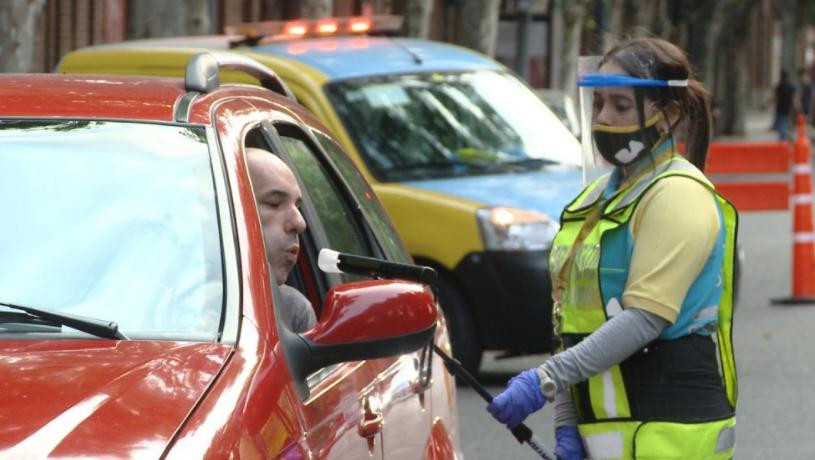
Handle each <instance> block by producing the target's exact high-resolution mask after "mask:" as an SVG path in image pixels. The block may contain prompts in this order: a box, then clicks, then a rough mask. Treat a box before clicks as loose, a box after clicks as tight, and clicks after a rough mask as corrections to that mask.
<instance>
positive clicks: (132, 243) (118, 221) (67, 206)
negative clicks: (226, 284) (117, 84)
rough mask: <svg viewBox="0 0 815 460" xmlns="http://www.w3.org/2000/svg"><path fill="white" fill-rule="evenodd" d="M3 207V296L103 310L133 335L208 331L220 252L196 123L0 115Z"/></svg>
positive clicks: (86, 311) (21, 328) (98, 314)
mask: <svg viewBox="0 0 815 460" xmlns="http://www.w3.org/2000/svg"><path fill="white" fill-rule="evenodd" d="M0 215H2V217H3V224H2V225H0V254H3V263H2V264H0V300H2V301H3V302H8V303H12V304H17V305H26V306H30V307H36V308H41V309H50V310H52V311H59V312H63V313H67V314H73V315H81V316H87V317H91V318H104V319H105V320H109V321H113V322H116V323H117V324H118V327H119V330H120V331H122V333H124V334H125V335H126V336H128V337H130V338H146V337H153V338H168V339H189V340H207V341H209V340H214V339H215V338H216V337H217V334H218V329H219V325H220V322H221V310H222V303H223V302H222V298H223V277H222V274H221V273H222V264H223V263H222V260H221V243H220V232H219V227H218V219H217V212H216V207H215V191H214V185H213V175H212V170H211V163H210V155H209V149H208V147H207V140H206V133H205V130H204V129H203V128H199V127H184V126H171V125H159V124H147V123H132V122H108V121H83V120H75V121H31V120H0ZM0 313H2V314H5V316H9V315H8V314H7V311H6V310H5V309H4V308H3V307H0ZM40 329H41V328H40ZM10 330H13V331H16V332H26V331H27V329H26V325H25V324H21V325H17V326H15V327H14V328H11V327H10V326H7V327H4V328H0V331H5V332H8V331H10ZM36 330H38V329H36V328H33V329H31V331H36ZM52 333H58V334H65V335H70V334H81V333H79V332H77V331H76V330H71V329H70V328H66V327H63V328H62V331H59V330H58V331H56V332H53V331H52ZM3 338H4V337H3V334H0V339H3Z"/></svg>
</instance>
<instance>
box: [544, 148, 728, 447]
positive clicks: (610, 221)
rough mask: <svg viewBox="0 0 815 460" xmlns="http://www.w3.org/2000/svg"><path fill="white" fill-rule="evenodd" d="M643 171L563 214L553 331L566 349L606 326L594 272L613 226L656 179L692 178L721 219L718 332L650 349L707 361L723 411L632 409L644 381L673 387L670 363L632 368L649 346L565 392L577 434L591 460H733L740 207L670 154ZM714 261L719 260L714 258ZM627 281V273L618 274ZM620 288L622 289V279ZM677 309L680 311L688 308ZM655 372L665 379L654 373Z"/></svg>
mask: <svg viewBox="0 0 815 460" xmlns="http://www.w3.org/2000/svg"><path fill="white" fill-rule="evenodd" d="M646 168H650V169H649V171H648V173H647V174H639V176H640V177H639V178H637V176H635V179H633V180H632V181H631V182H630V183H624V184H623V185H622V187H621V188H620V189H619V190H617V191H616V192H615V193H614V194H613V195H611V196H610V197H608V198H606V197H604V193H603V192H604V190H605V188H606V184H607V183H608V179H609V177H608V176H604V177H601V178H599V179H597V180H595V181H594V182H593V183H591V184H589V186H588V187H586V188H585V189H584V190H583V192H581V194H580V195H579V196H578V197H577V198H576V199H575V200H574V201H573V202H572V203H571V204H569V205H568V206H567V207H566V209H565V210H564V211H563V214H562V215H561V229H560V231H559V233H558V234H557V236H556V237H555V240H554V242H553V246H552V250H551V253H550V261H549V262H550V267H551V270H550V271H551V273H552V278H553V283H552V284H553V286H555V290H556V293H555V296H556V302H555V312H554V313H553V319H554V321H555V328H556V332H557V333H558V334H559V336H560V338H561V340H562V344H563V346H564V347H566V348H568V347H569V346H572V345H574V344H576V343H578V342H579V341H580V340H581V339H582V338H584V337H586V336H587V335H589V334H591V333H592V332H593V331H595V330H597V329H598V328H599V327H600V326H602V325H603V324H604V323H605V322H606V321H607V320H608V314H607V312H606V308H605V307H606V304H607V302H609V301H610V294H609V293H608V292H604V291H603V288H605V289H606V290H611V288H610V287H609V286H611V284H610V282H609V281H608V280H605V279H604V277H605V276H606V274H604V273H603V270H602V269H601V267H600V261H601V258H602V257H603V252H604V251H605V250H609V251H610V250H611V249H610V246H612V245H613V243H614V241H613V238H612V237H611V236H612V235H614V234H615V230H617V232H616V234H619V233H620V228H621V227H625V228H626V229H627V224H628V222H629V220H630V218H631V215H632V213H633V212H634V210H635V209H636V207H637V204H638V203H639V201H640V198H641V197H642V195H643V194H644V193H645V192H646V191H647V190H648V189H649V188H650V187H651V186H652V185H653V184H655V183H656V182H657V181H659V180H661V179H663V178H665V177H669V176H674V175H682V176H686V177H689V178H691V179H693V180H696V181H697V182H699V183H700V184H702V185H704V186H705V187H707V188H709V189H710V190H711V192H712V195H713V196H714V197H715V200H716V203H717V206H718V209H719V211H720V216H721V220H722V229H723V236H722V237H723V243H724V247H723V256H721V257H720V259H721V262H720V264H721V271H718V270H717V273H716V277H717V281H718V280H719V279H721V297H720V298H718V297H717V300H718V312H717V313H718V318H717V321H716V322H714V323H711V324H710V325H711V326H714V327H713V328H708V330H706V331H695V332H700V333H701V334H700V333H690V334H686V335H685V336H683V337H680V338H676V339H673V340H661V341H658V342H659V343H658V344H657V343H656V342H655V343H654V344H651V345H649V347H651V348H653V349H660V348H661V349H665V350H668V352H667V353H674V354H665V355H664V356H665V357H668V356H671V357H672V356H681V357H683V358H682V359H685V360H689V362H690V365H691V366H692V367H693V366H694V365H695V363H694V361H693V360H702V361H704V362H699V364H700V365H701V366H700V367H706V368H708V369H713V375H714V377H713V385H708V387H712V388H714V391H712V393H717V392H718V393H719V394H721V401H722V404H720V407H721V406H722V405H723V406H724V408H723V410H718V411H713V412H711V414H714V415H710V414H707V413H705V411H704V410H701V411H698V413H697V412H694V413H692V414H687V413H685V414H682V413H681V412H682V411H681V410H679V411H676V412H675V413H672V412H671V411H670V409H669V411H668V413H667V414H662V415H659V416H653V415H645V416H643V414H645V413H646V412H648V411H646V410H641V409H638V407H639V406H640V405H638V404H637V403H638V400H637V398H641V397H642V395H643V394H645V393H643V392H642V391H641V390H638V389H637V388H641V387H638V386H637V384H638V383H642V382H643V381H647V380H648V379H651V380H654V381H663V380H660V379H667V381H669V380H670V379H671V378H672V377H671V375H673V374H671V369H670V366H669V365H666V366H665V367H666V369H665V370H660V371H653V370H652V369H650V368H648V367H642V364H634V362H635V361H636V362H640V363H641V362H647V361H644V360H643V359H642V356H647V355H643V353H648V352H649V347H646V348H645V349H644V350H642V351H640V352H638V353H635V355H640V356H638V357H637V356H632V357H629V358H627V359H626V360H624V361H623V362H622V363H620V364H619V365H615V366H613V367H612V368H611V369H608V370H607V371H605V372H603V373H600V374H598V375H594V376H592V377H590V378H589V379H588V380H587V381H585V382H581V383H580V384H578V385H574V386H572V387H571V388H570V390H571V394H572V401H573V402H574V405H575V409H576V410H577V413H578V419H579V425H578V428H579V430H580V433H581V435H582V437H583V440H584V443H585V445H586V448H587V451H588V455H589V458H592V459H662V460H670V459H677V460H679V459H710V460H714V459H715V460H718V459H729V458H731V457H732V456H733V453H734V450H735V438H734V430H735V423H736V419H735V407H736V399H737V391H738V390H737V381H736V365H735V358H734V355H733V347H732V338H731V332H732V315H733V266H734V258H735V237H736V226H737V214H736V210H735V208H734V207H733V206H732V205H731V204H730V203H729V202H728V201H727V200H726V199H724V198H723V197H722V196H721V195H719V194H718V193H716V192H715V190H714V188H713V185H712V184H711V183H710V181H708V179H707V178H706V177H705V176H704V174H702V172H701V171H699V170H698V169H697V168H696V167H694V166H693V165H692V164H691V163H690V162H688V161H687V160H685V159H684V158H682V157H680V156H678V155H676V154H673V153H670V154H668V155H659V157H657V159H656V160H655V163H653V164H651V165H646ZM677 205H681V204H680V203H678V204H677ZM587 221H589V222H588V223H587ZM581 230H582V234H581ZM617 250H619V248H617ZM718 260H719V259H716V262H718ZM564 263H566V269H564ZM717 268H718V267H717ZM609 276H610V275H609ZM719 276H720V277H721V278H719ZM625 277H627V272H626V273H625V276H624V277H623V278H625ZM604 282H605V283H604ZM622 283H623V284H624V279H623V280H622ZM692 288H693V286H692ZM619 289H620V290H621V289H622V288H621V287H619ZM708 290H709V289H708ZM689 293H690V290H689ZM618 294H621V292H619V293H618ZM689 295H690V294H689ZM620 298H621V297H620ZM682 308H683V309H684V308H685V304H683V307H682ZM709 309H710V308H708V310H709ZM710 329H714V330H712V331H711V330H710ZM711 336H712V337H715V341H714V340H711V339H710V337H711ZM691 342H693V343H691ZM714 342H715V345H713V343H714ZM699 344H702V345H704V344H707V345H709V346H710V353H709V354H697V353H695V352H694V351H695V350H696V349H697V348H698V347H699V346H700V345H699ZM652 345H653V347H652ZM682 347H684V348H682ZM671 350H672V351H671ZM677 350H681V351H680V352H679V353H680V354H677ZM685 351H690V353H685ZM653 353H654V351H652V354H653ZM716 354H718V361H719V362H720V363H721V365H720V367H719V365H718V364H716V362H715V361H717V357H716ZM660 359H663V360H664V359H665V358H664V357H661V358H660ZM671 359H672V358H669V359H668V361H671ZM711 361H713V362H711ZM636 366H640V367H636ZM626 369H627V371H626ZM632 369H633V370H632ZM660 372H662V373H663V374H664V375H659V373H660ZM650 374H654V375H650ZM688 378H689V379H691V380H689V381H690V382H692V383H691V385H689V387H701V388H702V389H698V388H697V389H695V390H690V392H689V393H687V397H689V398H693V397H694V391H696V393H695V394H697V395H701V396H706V395H707V393H708V391H707V390H706V389H704V385H696V381H695V380H693V378H694V377H688ZM646 383H649V382H646ZM650 383H653V382H650ZM708 383H710V379H708ZM646 386H647V385H646ZM649 388H650V389H651V390H653V389H656V394H650V396H649V397H651V398H653V399H655V400H656V401H659V400H660V398H661V397H662V396H661V395H660V394H659V391H660V390H659V389H660V388H661V387H660V385H659V384H657V385H652V386H651V387H649ZM651 390H649V391H651ZM651 393H654V391H651ZM677 395H679V396H677ZM664 397H665V398H666V401H667V400H668V399H670V398H674V399H678V401H676V404H674V406H673V407H677V408H681V407H682V405H683V399H684V398H685V397H686V395H684V394H681V393H674V394H667V390H666V395H665V396H664ZM669 407H670V405H669ZM651 413H653V411H651Z"/></svg>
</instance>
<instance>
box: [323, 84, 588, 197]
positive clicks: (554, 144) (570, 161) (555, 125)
mask: <svg viewBox="0 0 815 460" xmlns="http://www.w3.org/2000/svg"><path fill="white" fill-rule="evenodd" d="M326 92H327V94H328V96H329V98H330V99H331V101H332V103H333V104H334V107H335V108H336V110H337V113H338V114H339V115H340V118H341V119H342V121H343V123H344V124H345V127H346V129H347V130H348V132H349V133H350V134H351V136H352V138H353V139H354V142H355V144H356V146H357V149H358V150H359V152H360V154H361V155H362V158H363V160H364V161H365V163H366V164H367V165H368V167H369V168H370V170H371V172H372V174H374V176H376V177H377V178H378V179H379V180H381V181H383V182H400V181H408V180H421V179H434V178H444V177H458V176H472V175H480V174H497V173H506V172H517V171H524V170H530V169H540V168H541V167H543V166H547V165H553V164H554V165H569V166H576V165H579V164H580V144H579V142H578V141H577V139H576V138H575V137H574V135H573V134H572V133H571V132H570V131H569V130H568V129H567V128H566V127H565V126H564V125H563V124H562V123H561V122H560V120H559V119H558V117H557V116H556V115H555V114H553V113H552V112H551V111H550V110H549V109H548V108H547V107H546V105H545V104H544V103H543V102H542V101H541V100H540V99H539V98H538V97H537V96H535V94H534V93H533V92H532V91H531V90H530V89H529V88H528V87H526V86H525V85H524V84H523V83H522V82H521V81H520V80H518V79H517V78H516V77H514V76H512V75H510V74H508V73H506V72H498V71H493V70H482V71H475V72H464V73H428V74H409V75H386V76H381V77H374V78H370V77H368V78H361V79H351V80H343V81H339V82H335V83H331V84H329V85H327V86H326Z"/></svg>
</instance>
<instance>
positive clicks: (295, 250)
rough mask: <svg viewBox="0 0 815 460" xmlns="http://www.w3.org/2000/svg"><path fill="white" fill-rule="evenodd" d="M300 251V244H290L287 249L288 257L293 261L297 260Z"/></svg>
mask: <svg viewBox="0 0 815 460" xmlns="http://www.w3.org/2000/svg"><path fill="white" fill-rule="evenodd" d="M299 253H300V246H298V245H294V246H289V247H288V249H286V257H287V258H288V259H290V260H291V261H292V262H296V261H297V254H299Z"/></svg>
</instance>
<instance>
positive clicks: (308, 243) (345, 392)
mask: <svg viewBox="0 0 815 460" xmlns="http://www.w3.org/2000/svg"><path fill="white" fill-rule="evenodd" d="M258 134H261V135H260V136H258ZM306 141H307V136H306V135H305V131H304V130H303V129H302V128H301V127H300V126H299V125H298V123H297V122H296V121H295V120H289V122H287V123H282V124H281V123H279V124H277V125H273V124H272V123H264V126H263V127H262V128H259V129H258V130H257V131H255V132H250V133H249V135H247V138H246V145H247V146H253V147H262V148H265V149H267V150H271V151H272V152H274V154H276V155H278V156H279V157H280V158H282V159H283V160H284V161H285V162H286V163H287V164H289V166H290V167H292V170H293V171H294V172H295V175H296V176H297V179H298V182H299V184H300V189H301V192H302V194H303V203H302V205H301V213H302V214H303V216H304V218H305V220H306V223H307V229H306V231H305V232H304V233H303V234H302V235H301V243H300V246H301V251H300V257H299V259H298V263H297V266H296V268H295V270H293V271H292V274H291V275H290V279H289V280H288V282H287V283H288V284H290V285H293V286H295V287H296V288H298V289H299V290H301V292H303V293H304V294H306V296H307V297H308V299H309V300H310V301H311V303H312V305H313V307H314V309H315V311H316V312H317V314H318V317H319V314H320V312H321V310H322V302H323V299H324V298H325V295H326V293H327V292H328V290H329V289H331V288H332V287H334V286H337V285H339V284H342V283H344V282H349V281H354V280H357V279H360V278H359V277H351V276H347V275H336V274H332V275H326V274H325V273H322V272H321V271H320V270H319V269H318V267H317V264H316V261H317V253H318V250H319V249H320V248H322V247H332V248H336V249H337V250H340V251H347V252H361V251H362V252H365V251H368V249H367V242H366V240H365V238H364V237H362V236H360V235H359V233H360V230H359V229H358V223H357V222H355V221H354V220H353V219H351V218H349V217H348V216H349V215H350V213H351V210H350V208H349V207H348V205H347V203H346V202H345V201H344V199H345V196H344V195H343V194H342V193H340V192H338V190H337V187H338V184H337V183H335V182H334V179H333V178H332V177H330V176H327V175H326V174H325V173H324V170H322V169H321V168H320V163H318V162H315V161H314V160H315V158H316V156H315V154H314V152H313V151H312V150H311V146H310V145H309V144H308V143H307V142H306ZM375 376H376V374H375V372H373V371H372V369H371V366H370V365H369V364H368V363H367V362H364V361H363V362H350V363H343V364H338V365H335V366H330V367H328V368H324V369H322V370H320V371H318V372H316V373H315V374H313V375H311V376H310V377H309V379H308V384H309V393H310V395H309V397H308V398H307V399H306V400H305V401H302V404H301V405H300V407H299V410H300V411H301V412H302V423H303V430H304V440H305V444H306V445H307V447H308V449H309V451H310V452H311V453H312V455H313V456H314V458H374V459H380V458H382V435H381V432H380V431H381V426H382V421H383V420H382V416H381V411H380V400H379V397H378V394H377V388H376V385H375V383H374V382H375Z"/></svg>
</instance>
